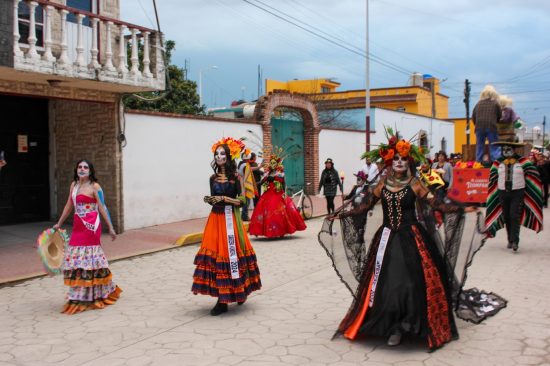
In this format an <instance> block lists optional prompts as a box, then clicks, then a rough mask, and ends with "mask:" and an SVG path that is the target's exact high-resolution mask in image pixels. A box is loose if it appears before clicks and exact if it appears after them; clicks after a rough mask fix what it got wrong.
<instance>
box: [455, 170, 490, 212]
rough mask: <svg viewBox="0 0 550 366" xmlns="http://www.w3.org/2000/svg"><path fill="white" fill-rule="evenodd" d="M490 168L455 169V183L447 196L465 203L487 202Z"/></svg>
mask: <svg viewBox="0 0 550 366" xmlns="http://www.w3.org/2000/svg"><path fill="white" fill-rule="evenodd" d="M489 170H490V169H489V168H481V169H469V168H464V169H458V168H454V169H453V185H452V186H451V187H449V189H448V191H447V196H448V197H449V198H450V199H452V200H455V201H458V202H463V203H485V202H487V194H488V192H489Z"/></svg>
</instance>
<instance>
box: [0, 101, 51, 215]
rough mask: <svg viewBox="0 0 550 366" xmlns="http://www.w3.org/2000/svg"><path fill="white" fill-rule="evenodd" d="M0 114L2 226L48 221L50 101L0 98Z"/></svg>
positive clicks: (0, 209)
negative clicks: (2, 159) (3, 160)
mask: <svg viewBox="0 0 550 366" xmlns="http://www.w3.org/2000/svg"><path fill="white" fill-rule="evenodd" d="M0 111H2V117H0V121H1V122H0V124H1V128H0V154H1V151H4V156H5V160H6V162H7V165H6V166H5V167H3V168H2V170H0V225H6V224H16V223H22V222H31V221H43V220H48V219H49V216H50V185H49V146H48V145H49V136H48V135H49V130H48V100H47V99H35V98H24V97H14V96H6V95H0Z"/></svg>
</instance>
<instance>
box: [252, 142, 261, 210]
mask: <svg viewBox="0 0 550 366" xmlns="http://www.w3.org/2000/svg"><path fill="white" fill-rule="evenodd" d="M250 170H252V175H254V181H255V182H256V187H257V188H258V195H257V196H255V197H254V198H253V199H252V201H253V202H254V208H256V205H257V204H258V200H259V199H260V196H261V195H262V192H261V190H262V185H261V183H260V182H261V181H262V175H263V169H261V167H260V166H259V165H258V163H257V162H256V153H251V157H250Z"/></svg>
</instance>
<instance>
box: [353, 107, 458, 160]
mask: <svg viewBox="0 0 550 366" xmlns="http://www.w3.org/2000/svg"><path fill="white" fill-rule="evenodd" d="M371 119H374V124H375V125H374V126H375V129H376V133H375V134H373V135H372V136H371V144H372V145H374V146H375V145H378V144H380V143H381V142H387V139H386V136H385V132H384V126H387V127H391V128H393V129H394V130H395V128H396V126H397V130H398V131H399V133H400V134H401V136H403V138H404V139H406V140H408V139H410V138H412V137H413V136H415V135H416V134H418V132H419V131H421V130H424V131H426V132H427V134H428V142H429V145H430V146H432V148H431V150H430V156H431V157H433V155H434V154H435V153H436V152H438V151H439V150H441V139H442V138H443V137H445V140H446V141H447V149H446V150H447V151H446V153H447V154H450V153H452V152H454V151H453V149H454V143H455V137H454V123H453V122H449V121H444V120H440V119H435V118H429V117H423V116H418V115H415V114H410V113H404V112H397V111H390V110H386V109H379V108H374V113H373V117H371ZM363 146H364V145H363Z"/></svg>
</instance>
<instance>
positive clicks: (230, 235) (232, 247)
mask: <svg viewBox="0 0 550 366" xmlns="http://www.w3.org/2000/svg"><path fill="white" fill-rule="evenodd" d="M225 230H226V232H227V250H228V251H229V268H230V269H231V278H232V279H237V278H239V277H240V276H239V257H238V256H237V242H236V240H235V230H234V229H233V206H230V205H228V206H225Z"/></svg>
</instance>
